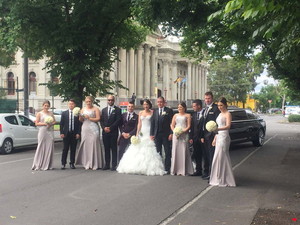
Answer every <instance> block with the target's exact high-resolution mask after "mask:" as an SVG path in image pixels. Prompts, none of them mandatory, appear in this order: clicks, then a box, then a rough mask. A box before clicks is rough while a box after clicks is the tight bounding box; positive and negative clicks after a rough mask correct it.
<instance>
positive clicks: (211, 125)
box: [205, 120, 218, 132]
mask: <svg viewBox="0 0 300 225" xmlns="http://www.w3.org/2000/svg"><path fill="white" fill-rule="evenodd" d="M205 128H206V130H207V131H208V132H213V131H215V130H217V128H218V125H217V124H216V122H215V121H213V120H211V121H208V122H207V123H206V125H205Z"/></svg>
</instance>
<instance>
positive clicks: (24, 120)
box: [19, 115, 34, 126]
mask: <svg viewBox="0 0 300 225" xmlns="http://www.w3.org/2000/svg"><path fill="white" fill-rule="evenodd" d="M19 119H20V121H21V123H22V126H34V123H33V122H32V121H30V120H29V119H27V118H26V117H25V116H20V115H19Z"/></svg>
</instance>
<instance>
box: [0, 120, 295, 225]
mask: <svg viewBox="0 0 300 225" xmlns="http://www.w3.org/2000/svg"><path fill="white" fill-rule="evenodd" d="M264 118H265V120H266V121H267V136H266V144H265V145H264V146H263V147H260V148H256V147H253V146H252V144H251V143H246V144H239V145H237V146H234V147H233V148H232V149H231V151H230V155H231V160H232V163H233V166H234V174H235V177H236V181H237V185H238V186H237V187H235V188H219V187H211V186H209V185H208V183H207V181H203V180H202V179H201V178H199V177H182V176H170V175H166V176H140V175H124V174H118V173H116V172H111V171H86V170H84V169H83V168H77V169H76V170H71V169H66V170H64V171H62V170H60V157H61V148H62V144H61V143H56V146H55V156H54V167H55V168H56V169H54V170H51V171H31V170H30V168H31V164H32V161H33V156H34V148H31V149H30V148H29V149H28V148H27V149H22V150H18V151H15V152H14V153H13V154H10V155H0V171H1V184H0V225H7V224H17V225H69V224H70V225H94V224H95V225H96V224H101V225H102V224H103V225H148V224H149V225H155V224H172V225H179V224H180V225H184V224H185V225H211V224H230V225H235V224H236V225H244V224H245V225H250V224H251V223H252V222H253V219H254V218H256V216H257V215H256V214H257V212H258V210H261V209H270V210H273V211H274V210H275V211H276V210H277V211H278V212H281V213H282V212H292V213H294V214H288V216H287V217H286V220H288V222H291V221H292V219H293V222H294V223H293V224H299V222H300V221H299V220H300V218H290V217H292V216H297V215H298V214H297V213H300V194H299V192H300V178H299V177H300V176H299V171H300V166H299V165H300V164H299V160H300V147H299V146H300V145H299V143H300V125H299V124H288V123H286V122H284V121H285V119H284V118H282V117H280V116H265V117H264ZM269 217H270V216H269ZM266 219H268V218H267V217H266ZM269 219H270V218H269ZM295 219H298V221H295ZM253 224H254V223H253ZM255 224H260V223H255ZM263 224H265V223H263ZM269 224H273V223H269ZM274 224H275V223H274ZM281 224H289V223H281Z"/></svg>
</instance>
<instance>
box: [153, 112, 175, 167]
mask: <svg viewBox="0 0 300 225" xmlns="http://www.w3.org/2000/svg"><path fill="white" fill-rule="evenodd" d="M172 118H173V110H172V109H170V108H168V107H164V109H163V112H162V113H161V115H160V113H159V109H155V110H154V113H153V116H152V121H151V130H150V136H154V137H155V145H156V150H157V152H158V153H159V154H162V146H164V150H165V170H166V171H168V172H169V171H170V167H171V142H170V141H169V140H168V137H169V135H170V134H172V130H171V127H170V125H171V122H172Z"/></svg>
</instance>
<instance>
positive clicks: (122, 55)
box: [119, 49, 127, 98]
mask: <svg viewBox="0 0 300 225" xmlns="http://www.w3.org/2000/svg"><path fill="white" fill-rule="evenodd" d="M119 59H120V61H119V80H120V81H122V83H121V84H122V85H123V86H125V87H127V82H126V81H127V77H126V50H125V49H120V50H119ZM126 92H127V91H126V90H125V89H123V88H120V89H119V98H127V93H126Z"/></svg>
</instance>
